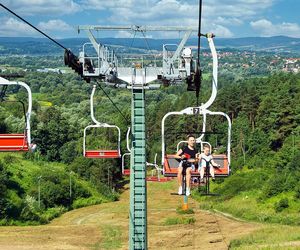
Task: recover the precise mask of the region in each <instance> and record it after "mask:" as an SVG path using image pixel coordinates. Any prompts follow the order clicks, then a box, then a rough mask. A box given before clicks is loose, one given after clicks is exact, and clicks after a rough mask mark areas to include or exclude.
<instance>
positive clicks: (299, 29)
mask: <svg viewBox="0 0 300 250" xmlns="http://www.w3.org/2000/svg"><path fill="white" fill-rule="evenodd" d="M250 25H251V27H252V28H253V29H254V30H256V31H257V32H258V33H259V34H260V35H262V36H278V35H284V36H291V37H300V25H298V24H297V23H286V22H283V23H280V24H273V23H272V22H270V21H269V20H266V19H260V20H258V21H254V22H250Z"/></svg>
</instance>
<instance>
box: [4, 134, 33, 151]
mask: <svg viewBox="0 0 300 250" xmlns="http://www.w3.org/2000/svg"><path fill="white" fill-rule="evenodd" d="M1 151H2V152H15V151H29V147H28V144H27V137H26V135H25V134H0V152H1Z"/></svg>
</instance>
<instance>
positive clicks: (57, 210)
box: [41, 206, 67, 223]
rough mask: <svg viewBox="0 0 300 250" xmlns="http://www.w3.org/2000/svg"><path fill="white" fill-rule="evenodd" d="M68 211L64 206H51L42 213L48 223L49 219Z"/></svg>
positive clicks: (43, 218) (43, 219)
mask: <svg viewBox="0 0 300 250" xmlns="http://www.w3.org/2000/svg"><path fill="white" fill-rule="evenodd" d="M66 211H67V209H66V208H65V207H63V206H59V207H52V208H49V209H47V210H46V211H45V212H44V213H43V214H42V216H41V217H42V221H45V222H47V223H48V222H49V221H51V220H53V219H54V218H57V217H59V216H60V215H62V214H63V213H65V212H66Z"/></svg>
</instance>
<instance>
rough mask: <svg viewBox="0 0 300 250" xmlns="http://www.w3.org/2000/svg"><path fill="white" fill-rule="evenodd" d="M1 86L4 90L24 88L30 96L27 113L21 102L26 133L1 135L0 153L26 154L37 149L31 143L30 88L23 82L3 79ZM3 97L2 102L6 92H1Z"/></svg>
mask: <svg viewBox="0 0 300 250" xmlns="http://www.w3.org/2000/svg"><path fill="white" fill-rule="evenodd" d="M0 85H1V86H3V90H4V89H5V90H6V88H7V86H10V85H17V86H22V87H24V88H25V89H26V91H27V96H28V107H27V111H25V104H24V103H23V102H21V104H22V106H23V111H24V118H25V122H24V123H25V124H24V132H23V133H12V134H0V152H18V151H21V152H26V151H33V150H34V149H35V148H36V145H35V144H32V143H31V131H30V116H31V112H32V94H31V89H30V87H29V86H28V85H27V84H26V83H23V82H12V81H8V80H6V79H4V78H2V77H0ZM1 94H2V97H1V101H3V97H4V95H5V91H2V92H1Z"/></svg>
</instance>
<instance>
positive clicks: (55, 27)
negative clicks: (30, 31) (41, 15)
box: [38, 19, 72, 31]
mask: <svg viewBox="0 0 300 250" xmlns="http://www.w3.org/2000/svg"><path fill="white" fill-rule="evenodd" d="M38 27H39V28H40V29H41V30H43V31H70V30H72V27H71V26H70V25H69V24H67V23H66V22H64V21H62V20H59V19H54V20H49V21H48V22H40V23H39V24H38Z"/></svg>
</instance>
